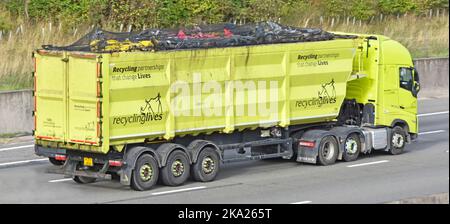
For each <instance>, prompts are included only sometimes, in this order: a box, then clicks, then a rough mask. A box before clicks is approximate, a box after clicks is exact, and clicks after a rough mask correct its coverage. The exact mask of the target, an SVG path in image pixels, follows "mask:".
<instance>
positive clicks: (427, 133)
mask: <svg viewBox="0 0 450 224" xmlns="http://www.w3.org/2000/svg"><path fill="white" fill-rule="evenodd" d="M444 132H445V130H436V131H427V132H420V133H419V135H429V134H438V133H444Z"/></svg>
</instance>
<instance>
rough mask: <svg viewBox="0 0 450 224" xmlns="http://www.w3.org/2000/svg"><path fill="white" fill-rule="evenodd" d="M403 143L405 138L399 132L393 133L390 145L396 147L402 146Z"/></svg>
mask: <svg viewBox="0 0 450 224" xmlns="http://www.w3.org/2000/svg"><path fill="white" fill-rule="evenodd" d="M403 144H405V140H404V139H403V136H402V135H401V134H398V133H395V134H394V135H393V136H392V145H393V146H394V147H396V148H401V147H403Z"/></svg>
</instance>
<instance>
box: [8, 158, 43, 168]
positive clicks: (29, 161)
mask: <svg viewBox="0 0 450 224" xmlns="http://www.w3.org/2000/svg"><path fill="white" fill-rule="evenodd" d="M40 161H48V159H30V160H22V161H15V162H8V163H0V167H2V166H11V165H18V164H25V163H32V162H40Z"/></svg>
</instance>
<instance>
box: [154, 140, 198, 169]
mask: <svg viewBox="0 0 450 224" xmlns="http://www.w3.org/2000/svg"><path fill="white" fill-rule="evenodd" d="M175 150H180V151H182V152H184V153H185V154H186V156H187V157H188V161H189V165H191V164H192V159H191V155H190V154H189V152H188V150H187V148H186V147H184V146H182V145H180V144H175V143H165V144H162V145H161V146H159V147H158V148H157V149H156V154H157V156H158V157H159V160H160V162H161V163H159V166H160V168H162V167H164V166H166V165H167V158H168V157H169V155H170V154H171V153H172V152H173V151H175Z"/></svg>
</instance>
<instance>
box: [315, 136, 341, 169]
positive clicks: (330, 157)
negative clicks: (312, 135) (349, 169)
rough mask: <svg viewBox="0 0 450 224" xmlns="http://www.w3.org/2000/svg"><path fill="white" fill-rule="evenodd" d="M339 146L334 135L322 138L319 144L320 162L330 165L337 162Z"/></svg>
mask: <svg viewBox="0 0 450 224" xmlns="http://www.w3.org/2000/svg"><path fill="white" fill-rule="evenodd" d="M338 153H339V148H338V143H337V141H336V139H335V138H334V137H333V136H326V137H324V138H322V140H321V141H320V145H319V156H318V157H319V163H320V164H321V165H323V166H328V165H331V164H333V163H335V162H336V159H337V157H338Z"/></svg>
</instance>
